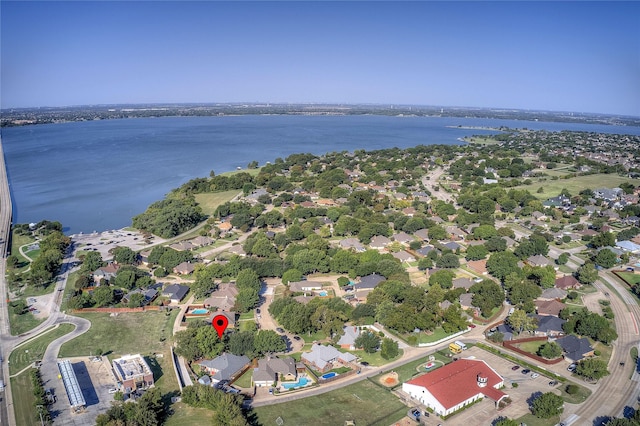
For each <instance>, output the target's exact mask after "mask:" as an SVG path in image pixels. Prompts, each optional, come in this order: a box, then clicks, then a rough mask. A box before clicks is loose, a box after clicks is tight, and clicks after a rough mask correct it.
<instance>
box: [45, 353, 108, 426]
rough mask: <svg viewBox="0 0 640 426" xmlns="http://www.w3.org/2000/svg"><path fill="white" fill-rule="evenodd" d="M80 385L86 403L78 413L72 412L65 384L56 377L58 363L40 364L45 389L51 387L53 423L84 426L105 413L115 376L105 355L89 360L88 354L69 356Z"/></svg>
mask: <svg viewBox="0 0 640 426" xmlns="http://www.w3.org/2000/svg"><path fill="white" fill-rule="evenodd" d="M68 359H69V360H70V361H71V364H72V366H73V371H74V372H75V374H76V378H77V379H78V384H79V385H80V388H81V389H82V396H83V397H84V399H85V401H86V403H87V406H86V409H85V410H84V411H82V412H79V413H72V412H71V408H70V405H69V399H68V397H67V393H66V391H65V389H64V384H63V382H62V380H61V379H59V378H58V374H59V371H58V368H57V365H55V364H53V365H47V366H45V365H44V364H43V365H42V368H41V369H40V371H41V373H42V380H43V383H44V388H45V389H52V390H53V392H52V393H53V395H54V396H55V398H54V401H55V402H54V403H53V404H52V405H51V406H50V412H51V417H52V418H53V420H54V423H55V424H56V425H69V426H84V425H88V424H95V419H96V417H97V416H98V414H100V413H104V412H105V411H106V410H107V409H108V408H109V407H110V406H111V401H113V394H110V393H109V389H112V388H114V387H115V379H114V377H113V374H112V373H111V366H110V365H109V361H108V359H107V358H106V357H102V358H101V359H100V360H99V361H95V360H94V361H92V359H90V358H89V357H80V358H68Z"/></svg>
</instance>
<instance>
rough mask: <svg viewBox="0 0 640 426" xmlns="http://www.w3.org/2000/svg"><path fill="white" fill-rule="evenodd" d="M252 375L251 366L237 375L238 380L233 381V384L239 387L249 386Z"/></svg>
mask: <svg viewBox="0 0 640 426" xmlns="http://www.w3.org/2000/svg"><path fill="white" fill-rule="evenodd" d="M252 376H253V368H249V369H248V370H247V371H245V372H244V374H243V375H242V376H240V377H238V380H236V381H235V382H233V384H234V385H237V386H240V387H241V388H250V387H251V377H252Z"/></svg>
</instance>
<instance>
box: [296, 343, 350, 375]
mask: <svg viewBox="0 0 640 426" xmlns="http://www.w3.org/2000/svg"><path fill="white" fill-rule="evenodd" d="M301 359H302V362H304V363H305V364H307V365H310V366H311V367H312V368H314V369H315V370H318V371H320V372H321V373H323V372H325V371H328V370H331V369H332V368H334V364H336V365H347V364H350V363H352V362H354V361H355V360H356V356H355V355H353V354H351V353H349V352H344V353H343V352H340V351H339V350H337V349H336V348H334V347H333V346H324V345H321V344H319V343H316V344H314V345H313V346H312V347H311V352H304V353H303V354H302V357H301Z"/></svg>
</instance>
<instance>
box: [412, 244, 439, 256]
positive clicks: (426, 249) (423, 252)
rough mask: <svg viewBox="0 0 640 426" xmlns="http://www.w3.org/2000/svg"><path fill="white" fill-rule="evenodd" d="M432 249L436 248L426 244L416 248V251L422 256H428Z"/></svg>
mask: <svg viewBox="0 0 640 426" xmlns="http://www.w3.org/2000/svg"><path fill="white" fill-rule="evenodd" d="M431 250H435V248H434V247H433V246H424V247H421V248H419V249H418V250H416V253H418V254H419V255H420V256H426V255H428V254H429V252H430V251H431Z"/></svg>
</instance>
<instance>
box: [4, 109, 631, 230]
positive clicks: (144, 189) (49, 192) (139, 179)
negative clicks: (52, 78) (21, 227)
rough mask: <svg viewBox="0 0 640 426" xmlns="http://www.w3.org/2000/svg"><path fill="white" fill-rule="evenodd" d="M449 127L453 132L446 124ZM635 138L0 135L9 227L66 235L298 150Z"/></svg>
mask: <svg viewBox="0 0 640 426" xmlns="http://www.w3.org/2000/svg"><path fill="white" fill-rule="evenodd" d="M452 126H453V127H452ZM456 126H465V127H494V128H495V127H499V126H508V127H512V128H523V127H526V128H529V129H547V130H585V131H593V132H604V133H621V134H635V135H638V134H640V128H637V127H622V126H604V125H588V124H575V123H571V124H566V123H546V122H529V121H512V120H491V119H475V118H473V119H472V118H470V119H464V118H440V117H428V118H425V117H387V116H282V115H274V116H263V115H261V116H228V117H167V118H137V119H125V120H104V121H91V122H73V123H62V124H47V125H37V126H25V127H13V128H3V129H2V144H3V148H4V153H5V159H6V164H7V172H8V175H9V185H10V187H11V195H12V197H13V209H14V212H13V221H14V223H27V222H38V221H40V220H42V219H48V220H58V221H60V222H62V224H63V225H64V227H65V233H67V234H73V233H79V232H85V233H86V232H92V231H94V230H97V231H104V230H110V229H118V228H122V227H125V226H129V225H131V218H132V217H133V216H135V215H137V214H139V213H141V212H143V211H144V210H145V209H146V207H147V206H148V205H149V204H151V203H153V202H154V201H157V200H160V199H162V198H163V197H164V196H165V194H166V193H167V192H169V191H170V190H171V189H173V188H177V187H178V186H180V185H181V184H183V183H184V182H186V181H188V180H189V179H192V178H195V177H206V176H209V172H210V171H211V170H215V172H216V173H222V172H225V171H230V170H234V169H236V167H243V168H244V167H246V165H247V164H248V163H249V162H250V161H252V160H257V161H258V162H259V163H260V164H264V163H265V162H267V161H272V162H273V161H274V160H275V159H276V158H278V157H281V158H285V157H287V156H288V155H290V154H293V153H297V152H309V153H313V154H324V153H327V152H332V151H353V150H356V149H365V150H374V149H381V148H391V147H399V148H407V147H411V146H415V145H419V144H425V145H426V144H457V143H459V141H458V139H459V138H461V137H464V136H468V135H472V134H483V133H491V132H487V131H481V130H467V129H461V128H455V127H456Z"/></svg>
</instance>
